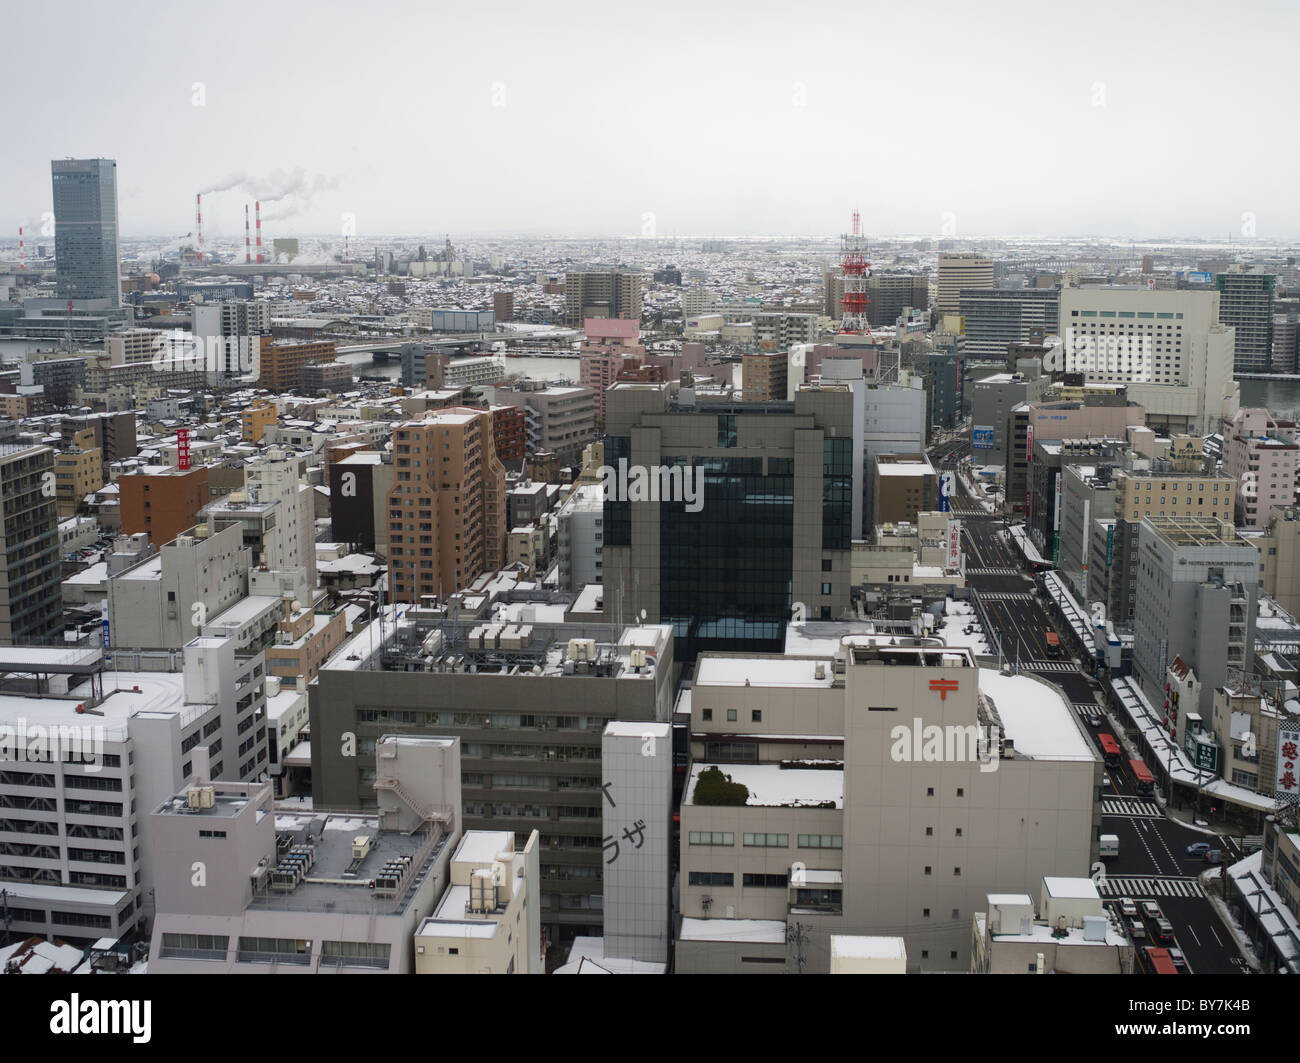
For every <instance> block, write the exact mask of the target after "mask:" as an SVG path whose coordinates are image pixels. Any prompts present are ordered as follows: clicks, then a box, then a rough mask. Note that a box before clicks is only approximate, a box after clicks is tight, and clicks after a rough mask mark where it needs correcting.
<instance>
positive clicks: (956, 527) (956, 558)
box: [948, 520, 961, 571]
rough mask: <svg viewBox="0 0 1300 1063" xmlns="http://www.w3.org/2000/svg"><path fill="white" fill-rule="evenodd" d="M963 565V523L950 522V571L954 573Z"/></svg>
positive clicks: (957, 521)
mask: <svg viewBox="0 0 1300 1063" xmlns="http://www.w3.org/2000/svg"><path fill="white" fill-rule="evenodd" d="M960 564H961V521H959V520H950V521H949V522H948V569H949V571H953V570H955V569H956V568H957V566H958V565H960Z"/></svg>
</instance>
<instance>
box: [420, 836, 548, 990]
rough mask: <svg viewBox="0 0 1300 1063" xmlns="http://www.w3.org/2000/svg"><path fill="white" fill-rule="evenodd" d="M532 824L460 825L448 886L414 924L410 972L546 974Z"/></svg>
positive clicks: (538, 867)
mask: <svg viewBox="0 0 1300 1063" xmlns="http://www.w3.org/2000/svg"><path fill="white" fill-rule="evenodd" d="M539 846H540V835H539V834H538V833H537V831H533V832H532V834H530V835H529V836H528V841H527V842H525V843H524V845H523V846H522V847H521V848H519V849H516V848H515V835H514V832H513V831H493V830H471V831H466V832H465V834H464V836H463V837H462V838H461V840H460V845H459V846H457V848H456V851H455V853H454V854H453V855H452V857H451V865H450V869H449V870H450V878H449V884H448V886H447V890H446V892H445V893H443V895H442V898H441V899H440V900H439V901H438V907H437V908H436V909H435V910H434V913H433V915H431V916H429V917H428V918H427V919H425V920H423V921H422V922H421V923H420V925H419V926H418V927H417V928H416V931H415V973H416V974H545V973H546V957H545V956H544V955H543V954H542V927H541V905H540V904H539V903H538V899H539V895H540V894H539V885H538V883H539V873H540V864H539V861H538V849H539Z"/></svg>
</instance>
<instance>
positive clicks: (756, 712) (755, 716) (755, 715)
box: [749, 709, 763, 723]
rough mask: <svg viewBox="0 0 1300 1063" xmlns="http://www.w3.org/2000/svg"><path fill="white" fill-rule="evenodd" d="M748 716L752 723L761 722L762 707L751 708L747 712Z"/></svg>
mask: <svg viewBox="0 0 1300 1063" xmlns="http://www.w3.org/2000/svg"><path fill="white" fill-rule="evenodd" d="M749 718H750V721H751V722H752V723H762V722H763V710H762V709H753V710H752V711H751V712H750V714H749Z"/></svg>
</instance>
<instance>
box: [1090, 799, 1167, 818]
mask: <svg viewBox="0 0 1300 1063" xmlns="http://www.w3.org/2000/svg"><path fill="white" fill-rule="evenodd" d="M1101 814H1102V815H1103V816H1146V817H1148V818H1154V819H1158V818H1160V817H1161V816H1163V815H1164V813H1162V812H1161V811H1160V806H1159V805H1158V804H1156V803H1155V802H1154V801H1142V800H1140V799H1138V798H1133V797H1103V798H1102V799H1101Z"/></svg>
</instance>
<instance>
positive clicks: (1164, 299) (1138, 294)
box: [1061, 285, 1240, 436]
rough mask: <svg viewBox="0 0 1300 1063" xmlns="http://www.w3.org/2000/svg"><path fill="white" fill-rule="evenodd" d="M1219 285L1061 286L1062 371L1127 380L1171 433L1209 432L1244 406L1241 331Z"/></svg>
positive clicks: (1153, 423)
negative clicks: (1237, 374)
mask: <svg viewBox="0 0 1300 1063" xmlns="http://www.w3.org/2000/svg"><path fill="white" fill-rule="evenodd" d="M1219 300H1220V293H1219V292H1217V291H1190V290H1189V291H1172V290H1153V289H1148V288H1145V287H1129V286H1123V285H1089V286H1085V287H1079V288H1065V289H1063V290H1062V292H1061V334H1062V335H1061V338H1062V341H1063V343H1062V355H1061V357H1062V360H1063V363H1064V364H1063V370H1064V371H1065V372H1067V373H1073V372H1080V373H1082V374H1083V376H1084V380H1085V381H1086V382H1088V383H1112V384H1126V385H1127V388H1128V397H1129V399H1131V400H1132V401H1133V402H1136V403H1137V404H1138V405H1139V406H1141V407H1142V408H1143V409H1145V410H1146V411H1147V424H1148V425H1149V426H1150V427H1152V428H1158V429H1161V430H1164V431H1166V432H1171V433H1177V432H1184V433H1189V434H1193V435H1202V436H1204V435H1209V434H1210V433H1211V432H1217V431H1218V430H1219V425H1220V422H1221V421H1222V420H1224V419H1225V418H1226V419H1231V418H1232V417H1233V416H1234V415H1235V414H1236V412H1237V407H1238V406H1239V405H1240V390H1239V388H1238V386H1237V384H1236V383H1235V382H1234V381H1233V379H1232V373H1233V350H1234V333H1233V329H1232V327H1231V326H1228V325H1223V324H1220V323H1219V306H1220V302H1219Z"/></svg>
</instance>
